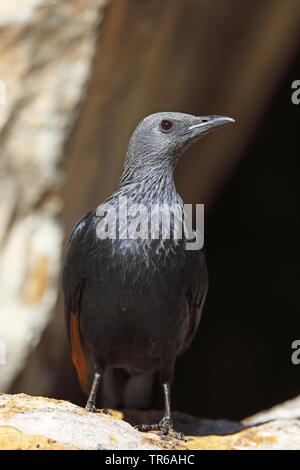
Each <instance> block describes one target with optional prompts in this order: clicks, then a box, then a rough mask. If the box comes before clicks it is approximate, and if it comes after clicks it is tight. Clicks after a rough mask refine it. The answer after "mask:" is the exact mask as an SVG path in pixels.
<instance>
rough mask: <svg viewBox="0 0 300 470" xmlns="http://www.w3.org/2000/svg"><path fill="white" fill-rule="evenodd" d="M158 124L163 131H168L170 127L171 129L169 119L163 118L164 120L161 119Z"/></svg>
mask: <svg viewBox="0 0 300 470" xmlns="http://www.w3.org/2000/svg"><path fill="white" fill-rule="evenodd" d="M160 126H161V128H162V129H163V130H164V131H169V130H170V129H172V127H173V124H172V123H171V121H165V120H164V121H161V124H160Z"/></svg>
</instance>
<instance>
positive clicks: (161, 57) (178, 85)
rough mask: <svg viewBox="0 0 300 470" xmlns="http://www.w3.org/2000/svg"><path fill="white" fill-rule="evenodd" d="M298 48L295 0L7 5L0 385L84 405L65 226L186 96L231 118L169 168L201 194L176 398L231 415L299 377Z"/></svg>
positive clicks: (284, 395) (268, 400) (2, 54)
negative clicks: (66, 288)
mask: <svg viewBox="0 0 300 470" xmlns="http://www.w3.org/2000/svg"><path fill="white" fill-rule="evenodd" d="M299 52H300V2H299V0H285V1H284V2H283V1H281V0H263V1H261V0H244V1H243V2H241V1H239V0H224V1H222V2H220V1H218V0H188V1H186V0H164V1H162V0H65V1H64V2H60V1H58V0H14V1H10V2H3V3H1V5H0V80H1V82H2V84H4V85H5V97H6V99H5V103H4V102H3V100H2V102H1V104H0V214H1V218H0V265H1V270H0V303H1V310H0V340H2V341H4V342H5V344H6V364H5V365H0V392H10V393H20V392H24V393H29V394H32V395H45V396H50V397H55V398H62V399H68V400H71V401H73V402H74V403H77V404H84V402H85V397H84V395H83V394H82V392H81V391H80V389H79V385H78V382H77V378H76V375H75V369H74V367H73V365H72V363H71V359H70V355H69V351H68V345H67V337H66V331H65V325H64V318H63V303H62V292H61V267H62V260H63V256H64V250H65V246H66V241H67V240H68V238H69V235H70V233H71V230H72V228H73V226H74V224H75V223H76V222H77V221H78V220H79V219H80V218H81V217H82V216H83V215H84V214H85V213H86V212H88V211H89V210H91V209H93V208H95V207H97V206H98V204H99V203H100V202H102V201H103V200H104V199H105V197H107V196H108V195H109V194H110V193H111V192H112V191H113V190H114V188H115V186H116V184H117V182H118V179H119V177H120V173H121V170H122V165H123V160H124V156H125V152H126V147H127V143H128V139H129V137H130V135H131V133H132V131H133V129H134V128H135V126H136V124H137V123H138V122H139V121H140V120H141V119H142V118H143V117H144V116H145V115H147V114H150V113H152V112H157V111H181V112H186V113H191V114H195V115H205V114H222V115H228V116H231V117H234V118H235V119H236V124H235V125H234V126H230V127H226V129H222V130H219V131H218V132H216V133H213V134H212V135H208V136H207V137H205V138H204V139H203V140H201V141H200V142H199V143H198V144H197V145H195V146H193V147H191V149H190V150H189V151H188V152H187V153H186V154H185V156H184V157H183V158H182V160H181V161H180V162H179V164H178V167H177V169H176V184H177V188H178V192H179V193H180V194H181V196H182V197H183V199H184V200H185V202H187V203H205V205H206V230H205V245H206V251H207V260H208V267H209V272H210V290H209V295H208V299H207V303H206V306H205V309H204V313H203V317H202V320H201V323H200V327H199V330H198V333H197V336H196V338H195V340H194V343H193V345H192V347H191V348H190V350H189V351H188V352H187V353H186V355H185V356H184V357H182V358H180V359H179V360H178V364H177V371H176V378H175V386H174V388H173V400H174V408H176V409H177V410H178V411H185V412H189V413H192V414H194V415H196V416H202V417H210V418H220V417H225V418H232V419H240V418H243V417H245V416H247V415H250V414H252V413H254V412H256V411H259V410H262V409H264V408H267V407H270V406H272V405H274V404H276V403H279V402H281V401H284V400H286V399H288V398H291V397H294V396H295V395H297V394H299V393H300V365H298V366H296V365H293V364H292V362H291V355H292V352H293V350H292V349H291V344H292V342H293V341H294V340H295V339H300V315H299V295H298V290H299V150H298V145H297V144H298V141H297V138H298V133H299V113H300V105H299V106H298V107H297V105H294V104H293V103H292V100H291V95H292V91H293V90H292V82H293V81H294V80H297V79H300V58H299ZM2 89H3V87H2ZM161 406H162V397H161V392H160V389H159V387H158V384H156V385H155V390H154V393H153V408H159V407H161Z"/></svg>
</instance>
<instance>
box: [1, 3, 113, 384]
mask: <svg viewBox="0 0 300 470" xmlns="http://www.w3.org/2000/svg"><path fill="white" fill-rule="evenodd" d="M106 3H107V1H106V0H68V1H66V2H59V1H57V0H28V1H26V2H24V1H23V0H14V1H10V2H1V3H0V157H1V158H0V179H1V185H0V212H1V220H0V263H1V267H2V269H1V273H0V298H1V316H0V341H1V345H2V354H1V355H0V364H4V363H6V366H5V367H4V368H1V374H0V390H1V391H5V390H8V388H9V385H10V384H11V382H12V381H13V380H14V378H15V377H16V375H17V374H18V372H19V371H20V370H21V369H22V368H23V366H24V363H25V361H26V357H27V356H28V354H29V353H30V351H32V349H34V348H35V346H36V344H37V343H38V341H39V339H40V335H41V333H42V332H43V330H44V328H45V327H46V325H47V324H48V322H49V319H50V316H51V312H52V309H53V306H54V305H55V302H56V298H57V286H58V278H59V273H60V264H61V260H60V258H61V246H62V239H63V236H64V233H63V228H62V226H61V223H60V221H59V217H60V211H61V208H62V198H61V196H60V194H59V190H60V187H61V186H62V183H63V179H64V176H63V172H62V170H61V160H62V155H63V149H64V143H65V141H66V139H67V138H68V136H69V132H70V130H71V128H72V125H73V123H74V120H75V118H76V116H77V114H78V113H77V111H78V106H79V104H80V103H82V102H83V101H84V97H85V92H86V85H87V82H88V79H89V76H90V71H91V63H92V59H93V55H94V50H95V45H96V43H97V37H98V31H99V24H100V20H101V18H102V15H103V10H104V7H105V5H106ZM8 274H9V275H8ZM16 324H17V325H18V328H17V329H16V327H15V325H16ZM4 346H5V351H3V349H4ZM0 353H1V351H0Z"/></svg>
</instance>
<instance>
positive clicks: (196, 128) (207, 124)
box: [188, 116, 235, 137]
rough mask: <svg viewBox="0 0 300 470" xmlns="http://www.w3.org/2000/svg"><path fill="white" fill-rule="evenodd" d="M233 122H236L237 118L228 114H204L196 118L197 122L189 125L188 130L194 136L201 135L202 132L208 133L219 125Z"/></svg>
mask: <svg viewBox="0 0 300 470" xmlns="http://www.w3.org/2000/svg"><path fill="white" fill-rule="evenodd" d="M233 122H235V120H234V119H232V118H230V117H227V116H202V117H199V118H195V123H194V124H192V125H190V126H189V127H188V132H189V133H191V135H192V136H193V137H196V136H199V137H200V136H201V135H202V134H206V133H207V132H210V131H212V130H214V129H217V128H218V127H222V126H225V125H226V124H230V123H233Z"/></svg>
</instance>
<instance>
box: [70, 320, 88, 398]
mask: <svg viewBox="0 0 300 470" xmlns="http://www.w3.org/2000/svg"><path fill="white" fill-rule="evenodd" d="M70 345H71V355H72V361H73V363H74V365H75V367H76V371H77V375H78V379H79V382H80V385H81V387H82V389H83V390H87V388H88V367H87V363H86V358H85V355H84V351H83V347H82V342H81V338H80V330H79V316H78V314H77V313H76V312H75V313H73V312H71V315H70Z"/></svg>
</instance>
